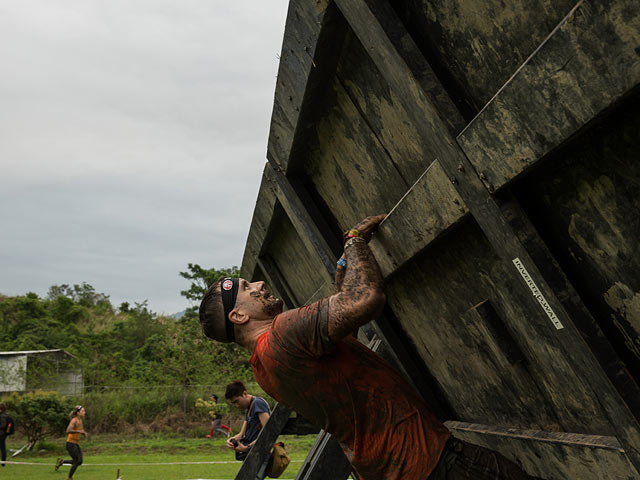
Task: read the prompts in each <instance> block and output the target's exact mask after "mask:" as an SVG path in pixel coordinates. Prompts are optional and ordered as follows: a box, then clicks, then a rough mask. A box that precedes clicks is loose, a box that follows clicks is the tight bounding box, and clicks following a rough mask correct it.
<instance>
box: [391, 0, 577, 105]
mask: <svg viewBox="0 0 640 480" xmlns="http://www.w3.org/2000/svg"><path fill="white" fill-rule="evenodd" d="M576 1H577V0H509V1H508V2H505V1H504V0H483V1H482V2H470V1H467V0H428V1H427V0H403V1H402V2H394V7H395V8H396V10H398V12H399V15H400V17H401V18H402V20H403V21H404V23H405V24H406V25H407V29H408V30H409V32H410V33H411V36H412V37H413V38H414V40H415V41H416V43H417V44H418V46H419V47H420V49H421V51H422V52H424V54H425V56H426V57H427V60H428V61H429V63H431V64H432V66H433V67H434V69H436V68H437V72H438V74H439V76H440V77H441V78H442V79H443V80H442V82H443V83H445V84H446V86H447V88H448V89H449V90H450V92H451V95H452V96H453V97H454V98H455V97H462V98H460V99H457V98H456V101H457V103H459V104H461V106H462V107H463V108H464V107H465V104H467V103H468V104H470V105H471V106H472V108H473V109H475V112H476V113H477V112H478V111H479V110H480V109H481V108H482V107H483V106H484V105H485V104H486V103H487V101H489V99H490V98H491V97H492V96H493V95H494V94H495V92H497V91H498V89H499V88H500V87H501V86H502V85H504V83H505V82H506V81H507V80H508V79H509V77H511V74H512V73H513V72H514V71H515V70H516V69H517V68H518V66H520V65H521V64H522V62H524V61H525V60H526V58H527V57H528V56H529V55H530V54H531V52H533V51H534V50H535V49H536V48H537V47H538V45H540V43H542V41H544V39H545V38H546V37H547V36H548V35H549V33H550V32H551V31H552V30H553V28H554V27H555V26H556V25H557V24H558V23H559V22H560V21H561V20H562V18H564V16H565V15H566V14H567V12H569V10H571V8H572V7H573V6H574V5H575V3H576ZM464 109H465V110H466V108H464Z"/></svg>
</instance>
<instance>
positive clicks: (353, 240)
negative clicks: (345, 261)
mask: <svg viewBox="0 0 640 480" xmlns="http://www.w3.org/2000/svg"><path fill="white" fill-rule="evenodd" d="M356 242H365V243H366V240H365V239H364V238H362V237H350V238H349V239H347V242H346V243H345V244H344V248H347V247H349V246H351V245H353V244H354V243H356Z"/></svg>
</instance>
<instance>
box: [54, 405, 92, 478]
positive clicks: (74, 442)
mask: <svg viewBox="0 0 640 480" xmlns="http://www.w3.org/2000/svg"><path fill="white" fill-rule="evenodd" d="M85 414H86V411H85V409H84V407H83V406H82V405H76V406H75V407H74V409H73V410H71V413H70V414H69V416H70V417H71V421H70V422H69V426H68V427H67V452H69V455H71V460H63V459H62V458H58V460H57V461H56V467H55V469H56V471H57V470H58V469H59V468H60V466H61V465H62V464H71V470H69V477H68V479H69V480H71V479H72V478H73V474H74V473H75V471H76V469H77V468H78V467H79V466H80V465H82V450H80V437H81V435H84V436H85V438H86V437H87V432H86V431H85V430H84V426H83V425H82V419H83V417H84V416H85Z"/></svg>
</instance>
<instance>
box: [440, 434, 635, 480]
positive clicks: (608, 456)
mask: <svg viewBox="0 0 640 480" xmlns="http://www.w3.org/2000/svg"><path fill="white" fill-rule="evenodd" d="M445 424H446V426H447V427H448V428H449V429H450V430H451V431H452V432H453V434H454V436H456V437H458V438H460V439H462V440H465V441H467V442H471V443H475V444H476V445H481V446H483V447H488V448H491V449H493V450H498V451H500V452H501V453H502V454H503V455H506V456H507V457H509V458H511V459H512V460H514V461H516V462H518V463H520V464H521V465H522V466H523V467H524V469H525V470H526V471H527V472H528V473H529V474H531V475H536V476H540V477H541V478H546V479H549V480H565V479H574V478H576V479H577V478H580V479H585V480H587V479H593V480H596V479H597V480H623V479H624V480H632V479H635V478H638V477H637V472H636V470H635V469H634V467H633V464H632V463H631V462H630V461H629V458H628V457H627V455H626V454H625V452H624V450H623V449H622V447H621V446H620V443H619V442H618V440H617V439H616V438H615V437H607V436H601V435H582V434H578V433H564V432H545V431H539V430H518V429H514V428H504V427H497V426H489V425H479V424H470V423H464V422H446V423H445ZM541 458H543V459H544V462H541V461H540V459H541Z"/></svg>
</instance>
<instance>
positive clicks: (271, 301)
mask: <svg viewBox="0 0 640 480" xmlns="http://www.w3.org/2000/svg"><path fill="white" fill-rule="evenodd" d="M263 302H264V303H263V309H264V313H266V314H267V315H270V316H272V317H275V316H276V315H278V314H279V313H282V300H281V299H279V298H276V297H274V296H273V295H271V294H269V293H267V294H266V295H265V297H263Z"/></svg>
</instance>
